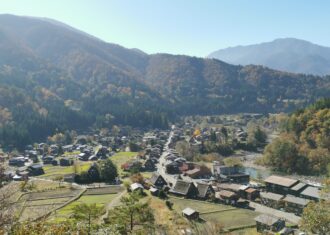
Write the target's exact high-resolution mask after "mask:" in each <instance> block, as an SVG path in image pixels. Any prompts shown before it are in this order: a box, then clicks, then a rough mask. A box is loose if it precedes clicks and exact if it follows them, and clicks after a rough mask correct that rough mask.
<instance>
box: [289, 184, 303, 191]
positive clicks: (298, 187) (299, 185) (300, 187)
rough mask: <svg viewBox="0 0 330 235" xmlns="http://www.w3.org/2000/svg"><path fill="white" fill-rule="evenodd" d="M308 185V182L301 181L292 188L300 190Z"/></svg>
mask: <svg viewBox="0 0 330 235" xmlns="http://www.w3.org/2000/svg"><path fill="white" fill-rule="evenodd" d="M305 186H306V184H305V183H301V182H300V183H299V184H296V185H295V186H293V187H292V188H291V190H293V191H299V190H301V189H302V188H303V187H305Z"/></svg>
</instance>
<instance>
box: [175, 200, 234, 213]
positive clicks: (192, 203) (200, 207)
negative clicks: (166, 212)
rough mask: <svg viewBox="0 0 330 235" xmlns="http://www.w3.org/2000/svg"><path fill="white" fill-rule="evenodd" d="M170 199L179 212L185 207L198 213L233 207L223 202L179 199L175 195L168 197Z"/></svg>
mask: <svg viewBox="0 0 330 235" xmlns="http://www.w3.org/2000/svg"><path fill="white" fill-rule="evenodd" d="M170 201H171V202H173V203H174V205H173V207H174V209H175V210H177V211H178V212H179V213H181V211H182V210H183V209H185V208H187V207H190V208H191V209H194V210H196V211H198V212H199V213H203V212H211V211H223V210H230V209H233V208H234V207H231V206H227V205H223V204H216V203H209V202H204V201H197V200H189V199H181V198H177V197H170Z"/></svg>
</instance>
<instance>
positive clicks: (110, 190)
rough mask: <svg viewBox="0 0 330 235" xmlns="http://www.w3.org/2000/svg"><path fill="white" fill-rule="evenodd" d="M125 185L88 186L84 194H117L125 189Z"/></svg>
mask: <svg viewBox="0 0 330 235" xmlns="http://www.w3.org/2000/svg"><path fill="white" fill-rule="evenodd" d="M123 190H124V189H123V187H121V186H119V185H114V186H106V187H97V188H88V189H87V190H86V191H85V192H84V195H102V194H115V193H119V192H121V191H123Z"/></svg>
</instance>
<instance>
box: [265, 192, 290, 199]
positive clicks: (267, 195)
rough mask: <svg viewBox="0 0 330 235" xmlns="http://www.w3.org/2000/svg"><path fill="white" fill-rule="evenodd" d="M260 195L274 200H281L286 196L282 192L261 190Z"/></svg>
mask: <svg viewBox="0 0 330 235" xmlns="http://www.w3.org/2000/svg"><path fill="white" fill-rule="evenodd" d="M260 197H262V198H266V199H270V200H274V201H279V200H281V199H282V198H283V197H284V196H283V195H281V194H277V193H269V192H260Z"/></svg>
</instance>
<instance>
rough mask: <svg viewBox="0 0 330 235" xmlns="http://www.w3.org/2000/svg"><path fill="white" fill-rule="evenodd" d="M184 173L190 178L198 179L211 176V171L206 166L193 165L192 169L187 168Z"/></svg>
mask: <svg viewBox="0 0 330 235" xmlns="http://www.w3.org/2000/svg"><path fill="white" fill-rule="evenodd" d="M184 174H185V175H186V176H189V177H190V178H192V179H198V178H199V179H200V178H209V177H210V176H211V171H210V169H209V168H208V167H207V166H203V165H201V166H199V165H194V168H193V169H191V170H187V171H186V172H185V173H184Z"/></svg>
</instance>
